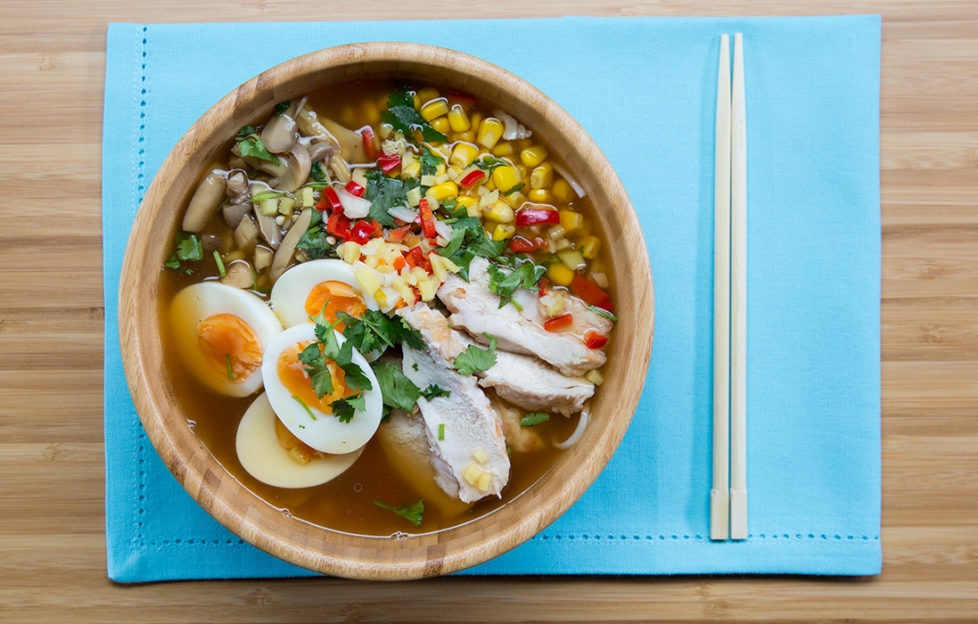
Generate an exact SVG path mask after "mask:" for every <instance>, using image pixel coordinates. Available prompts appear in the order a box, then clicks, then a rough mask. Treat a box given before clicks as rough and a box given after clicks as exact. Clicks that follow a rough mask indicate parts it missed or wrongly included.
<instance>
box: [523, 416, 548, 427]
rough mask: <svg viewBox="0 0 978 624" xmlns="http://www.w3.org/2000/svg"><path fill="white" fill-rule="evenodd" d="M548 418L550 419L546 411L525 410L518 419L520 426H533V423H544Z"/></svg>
mask: <svg viewBox="0 0 978 624" xmlns="http://www.w3.org/2000/svg"><path fill="white" fill-rule="evenodd" d="M548 420H550V414H547V413H546V412H527V414H526V416H524V417H523V418H521V419H520V426H521V427H533V426H534V425H539V424H540V423H545V422H547V421H548Z"/></svg>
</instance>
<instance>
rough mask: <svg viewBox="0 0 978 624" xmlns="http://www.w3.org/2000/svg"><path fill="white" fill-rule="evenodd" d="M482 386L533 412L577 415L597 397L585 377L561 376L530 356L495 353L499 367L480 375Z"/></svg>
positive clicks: (503, 352)
mask: <svg viewBox="0 0 978 624" xmlns="http://www.w3.org/2000/svg"><path fill="white" fill-rule="evenodd" d="M477 375H479V376H480V377H481V379H480V380H479V385H480V386H482V387H483V388H492V389H493V390H494V391H495V392H496V394H497V395H499V398H501V399H503V400H504V401H509V402H510V403H512V404H513V405H516V406H519V407H522V408H523V409H525V410H528V411H534V412H540V411H542V412H557V413H559V414H563V415H564V416H570V415H571V414H576V413H577V412H579V411H581V409H583V408H584V402H585V401H587V400H588V399H590V398H591V397H592V396H594V384H592V383H591V382H590V381H588V380H587V379H584V378H583V377H568V376H567V375H561V374H560V373H558V372H557V371H555V370H554V369H552V368H550V367H549V366H547V365H546V364H544V363H543V362H541V361H540V360H538V359H536V358H533V357H530V356H528V355H519V354H516V353H509V352H508V351H500V350H497V351H496V364H495V366H493V367H492V368H490V369H489V370H487V371H483V372H481V373H477Z"/></svg>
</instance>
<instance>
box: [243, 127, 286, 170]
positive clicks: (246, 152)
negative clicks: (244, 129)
mask: <svg viewBox="0 0 978 624" xmlns="http://www.w3.org/2000/svg"><path fill="white" fill-rule="evenodd" d="M236 140H237V141H238V150H239V151H240V152H241V157H242V158H247V157H249V156H251V157H253V158H258V159H260V160H267V161H268V162H270V163H274V164H276V165H278V164H280V163H279V160H278V156H276V155H275V154H273V153H271V152H269V151H268V149H266V148H265V144H264V143H262V142H261V139H260V138H259V137H258V135H257V134H249V135H247V136H246V137H244V138H241V135H240V134H239V135H238V138H237V139H236Z"/></svg>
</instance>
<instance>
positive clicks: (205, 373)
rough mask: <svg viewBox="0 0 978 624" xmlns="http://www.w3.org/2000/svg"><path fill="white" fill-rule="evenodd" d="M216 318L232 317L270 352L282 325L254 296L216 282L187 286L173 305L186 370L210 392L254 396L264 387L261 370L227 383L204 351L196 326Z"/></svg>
mask: <svg viewBox="0 0 978 624" xmlns="http://www.w3.org/2000/svg"><path fill="white" fill-rule="evenodd" d="M215 314H233V315H235V316H237V317H239V318H240V319H241V320H243V321H244V322H245V323H247V324H248V325H249V326H251V329H252V330H253V331H254V332H255V334H256V335H257V336H258V339H259V341H260V342H261V345H262V351H263V352H264V350H265V349H267V347H268V344H269V343H270V342H271V340H272V338H273V337H274V336H275V335H276V334H278V333H280V332H281V331H282V324H281V323H279V320H278V318H276V316H275V314H274V313H273V312H272V311H271V309H269V307H268V306H267V305H266V304H265V302H264V301H262V300H261V299H259V298H258V297H257V296H256V295H254V294H253V293H250V292H248V291H245V290H241V289H240V288H235V287H233V286H228V285H226V284H221V283H220V282H216V281H208V282H200V283H198V284H193V285H191V286H187V287H186V288H184V289H183V290H181V291H180V292H179V293H177V296H176V297H174V298H173V302H172V303H171V304H170V321H171V323H172V327H173V337H174V340H175V342H176V346H177V350H178V352H179V353H180V356H181V358H182V359H183V361H184V363H185V364H186V365H187V367H189V368H190V370H191V372H192V373H193V374H194V377H196V378H197V379H198V380H199V381H200V382H201V383H203V384H204V385H206V386H207V387H208V388H210V389H212V390H214V391H215V392H220V393H221V394H226V395H228V396H235V397H243V396H248V395H251V394H254V393H255V391H257V390H258V388H260V387H261V385H262V373H261V367H260V366H259V367H258V368H256V369H255V370H254V371H253V372H252V373H251V374H250V375H248V376H247V377H246V378H244V379H241V378H238V379H234V380H231V379H228V377H227V374H223V373H221V372H219V371H216V370H215V369H214V368H213V366H212V365H211V364H210V363H209V362H208V361H207V358H206V356H205V354H204V353H203V352H202V351H201V348H200V343H199V338H198V335H197V325H198V324H199V323H200V322H201V321H203V320H204V319H206V318H208V317H211V316H214V315H215Z"/></svg>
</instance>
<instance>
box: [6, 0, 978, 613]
mask: <svg viewBox="0 0 978 624" xmlns="http://www.w3.org/2000/svg"><path fill="white" fill-rule="evenodd" d="M424 6H425V8H424V10H423V12H422V10H421V8H420V6H419V5H415V4H412V3H403V4H395V3H390V2H364V1H363V0H360V1H353V0H339V1H335V2H329V3H325V2H316V3H314V2H309V1H305V0H302V1H300V0H295V1H289V2H286V1H275V0H249V1H244V2H226V1H222V0H213V1H212V2H208V3H201V2H190V1H188V0H176V1H173V2H167V3H162V2H160V3H153V4H150V3H145V4H144V3H141V2H137V1H136V0H119V1H115V2H110V1H108V0H101V1H89V2H69V1H68V0H38V1H33V2H31V1H18V0H6V1H5V2H3V3H0V85H2V86H0V112H2V114H0V137H2V139H3V142H4V149H3V150H0V189H2V190H3V197H4V199H3V201H2V202H0V216H2V220H0V223H2V226H0V267H2V268H0V621H2V622H27V621H30V622H36V623H42V622H59V623H62V622H75V621H86V622H87V621H91V622H142V621H145V622H187V621H194V622H211V621H242V622H269V621H284V622H299V621H312V620H317V621H329V622H448V621H466V622H490V621H580V622H612V621H647V620H653V619H664V620H669V621H712V620H718V619H723V620H728V621H777V622H793V621H799V622H800V621H819V622H831V621H847V622H856V621H858V622H881V621H902V622H973V621H975V619H976V617H978V546H976V544H975V541H976V537H978V452H976V451H978V45H976V41H978V3H976V2H974V0H937V1H934V2H917V1H909V0H893V1H889V2H886V1H879V2H844V1H841V0H833V1H825V2H817V1H814V0H813V1H812V2H806V3H785V2H783V1H763V0H756V1H749V0H741V1H737V2H702V3H699V2H692V1H683V2H668V3H667V2H641V1H639V2H630V3H627V4H626V5H624V6H623V5H620V4H619V3H614V2H608V1H607V0H600V1H595V2H584V1H580V0H561V1H557V0H540V1H539V2H537V3H527V2H522V1H516V0H497V1H496V2H492V3H481V4H479V5H474V4H473V5H463V4H462V3H458V2H449V1H447V0H432V1H430V2H427V3H425V5H424ZM475 6H478V9H477V10H476V9H475V8H474V7H475ZM470 7H471V8H470ZM839 13H880V14H882V15H883V69H882V101H881V127H882V135H881V158H882V161H881V169H882V171H881V173H882V199H883V206H882V214H883V252H882V253H883V283H882V288H883V290H882V318H881V323H882V337H883V342H882V349H881V354H880V357H881V363H882V373H883V379H882V396H883V533H882V543H883V573H882V575H881V576H879V577H877V578H872V579H862V580H846V579H812V578H783V577H782V578H762V579H743V578H722V577H679V578H605V577H584V578H565V577H546V578H536V577H534V578H512V579H509V578H484V579H479V578H447V579H435V580H430V581H422V582H417V583H411V584H402V583H398V584H372V583H363V582H354V581H343V580H335V579H303V580H282V581H233V582H184V583H162V584H151V585H142V586H133V587H123V586H117V585H114V584H113V583H111V582H110V581H108V580H107V579H106V576H105V537H104V508H103V504H104V494H103V486H104V475H103V471H104V464H103V442H102V398H101V397H102V391H101V386H102V372H101V371H102V357H101V350H102V323H103V315H104V309H103V302H102V286H101V277H100V276H101V245H100V232H101V229H100V218H101V217H100V213H101V205H100V151H101V120H102V89H103V84H104V83H103V81H104V76H103V75H104V69H105V66H104V61H105V27H106V24H107V23H108V22H110V21H137V22H173V21H180V22H190V21H237V20H253V21H257V20H276V21H278V20H307V19H343V20H348V19H390V18H395V19H401V18H403V19H417V18H455V17H518V16H526V17H530V16H547V15H549V16H556V15H563V14H579V15H765V14H769V15H775V14H799V15H801V14H839ZM406 27H407V25H406ZM843 69H844V68H840V71H841V70H843Z"/></svg>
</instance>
